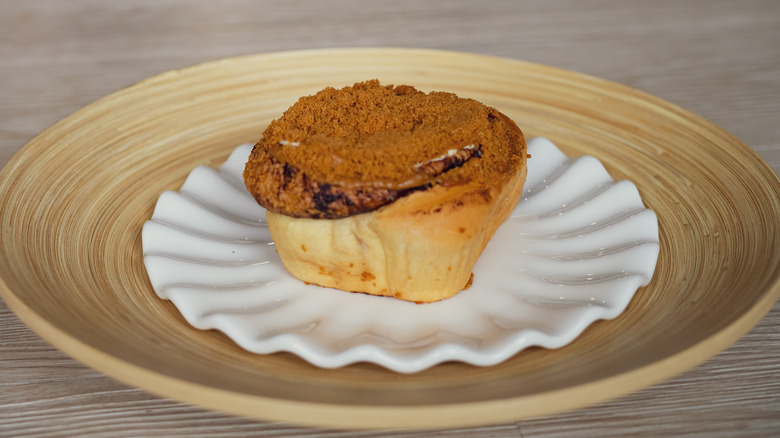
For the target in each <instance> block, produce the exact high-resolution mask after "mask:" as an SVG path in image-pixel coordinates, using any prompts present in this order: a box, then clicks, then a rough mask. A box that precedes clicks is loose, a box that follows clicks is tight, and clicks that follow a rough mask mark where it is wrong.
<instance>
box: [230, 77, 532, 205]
mask: <svg viewBox="0 0 780 438" xmlns="http://www.w3.org/2000/svg"><path fill="white" fill-rule="evenodd" d="M524 153H525V143H524V141H522V133H520V131H519V129H517V127H516V126H514V123H512V122H511V121H509V120H508V119H507V118H506V117H505V116H503V115H502V114H501V113H499V112H498V111H496V110H495V109H493V108H489V107H486V106H485V105H482V104H481V103H479V102H477V101H475V100H472V99H463V98H459V97H457V96H456V95H454V94H452V93H444V92H432V93H424V92H421V91H418V90H416V89H415V88H414V87H411V86H406V85H401V86H392V85H388V86H382V85H380V84H379V82H378V81H376V80H373V81H367V82H362V83H357V84H355V85H353V86H351V87H345V88H342V89H338V90H337V89H334V88H326V89H324V90H322V91H320V92H319V93H317V94H315V95H313V96H306V97H302V98H301V99H300V100H298V102H297V103H296V104H295V105H293V106H292V107H291V108H290V109H288V110H287V111H286V112H285V113H284V114H283V115H282V117H281V118H279V119H278V120H274V121H273V122H271V124H270V125H269V126H268V128H267V129H266V131H265V132H264V133H263V137H262V139H261V140H260V142H258V144H257V145H256V146H255V149H254V151H253V153H252V156H251V157H250V160H249V162H248V163H247V167H246V170H245V173H244V177H245V180H246V183H247V187H248V188H249V190H250V192H252V194H253V195H254V196H255V198H256V199H257V200H258V202H260V204H261V205H263V206H264V207H266V208H268V209H271V210H273V211H277V212H280V213H284V214H288V215H291V216H299V217H342V216H348V215H350V214H356V213H362V212H365V211H370V210H372V209H375V208H378V207H380V206H381V205H384V204H386V203H389V202H392V201H394V200H395V199H397V198H398V197H400V196H405V195H406V194H408V193H411V192H413V191H417V190H425V189H427V188H429V187H431V186H432V185H435V184H445V185H456V184H463V183H465V182H473V181H477V182H484V183H485V184H488V183H490V185H493V184H495V182H496V181H500V180H501V179H503V178H505V177H506V175H507V174H508V173H509V172H508V171H509V170H511V169H514V168H516V167H517V166H519V165H520V164H521V163H522V161H521V157H522V155H521V154H524ZM285 192H287V193H285ZM323 192H325V194H324V195H323ZM306 203H308V204H310V205H309V206H306V205H305V204H306ZM331 204H332V205H331ZM351 204H354V205H351Z"/></svg>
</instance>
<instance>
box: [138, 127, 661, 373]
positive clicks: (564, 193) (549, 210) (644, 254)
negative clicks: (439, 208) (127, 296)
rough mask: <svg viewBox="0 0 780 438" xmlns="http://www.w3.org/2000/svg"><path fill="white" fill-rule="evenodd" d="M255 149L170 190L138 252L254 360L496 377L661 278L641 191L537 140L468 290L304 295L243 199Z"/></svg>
mask: <svg viewBox="0 0 780 438" xmlns="http://www.w3.org/2000/svg"><path fill="white" fill-rule="evenodd" d="M251 148H252V146H251V145H241V146H239V147H238V148H237V149H236V150H235V151H234V152H233V154H232V155H231V156H230V158H229V159H228V160H227V161H226V162H225V164H224V165H222V166H221V167H220V168H219V170H215V169H212V168H210V167H205V166H202V167H198V168H196V169H195V170H193V171H192V173H191V174H190V175H189V177H188V178H187V180H186V182H185V183H184V185H183V186H182V188H181V189H180V190H179V191H178V192H172V191H168V192H164V193H163V194H162V195H161V196H160V198H159V200H158V202H157V205H156V207H155V210H154V214H153V216H152V219H151V220H149V221H147V222H146V223H145V224H144V227H143V234H142V242H143V252H144V264H145V266H146V270H147V272H148V274H149V278H150V280H151V283H152V286H153V287H154V290H155V291H156V293H157V294H158V295H159V296H160V297H161V298H164V299H169V300H171V301H172V302H173V303H174V304H175V305H176V307H177V308H178V309H179V311H180V312H181V314H182V315H183V316H184V318H185V319H186V320H187V321H188V322H189V323H190V324H192V325H193V326H194V327H197V328H198V329H203V330H206V329H217V330H220V331H222V332H224V333H225V334H226V335H227V336H228V337H230V338H231V339H232V340H233V341H235V342H236V343H237V344H238V345H240V346H241V347H242V348H244V349H246V350H248V351H251V352H254V353H261V354H266V353H274V352H278V351H288V352H292V353H294V354H296V355H298V356H300V357H302V358H304V359H305V360H307V361H309V362H311V363H312V364H314V365H317V366H320V367H324V368H334V367H340V366H344V365H347V364H351V363H355V362H361V361H365V362H373V363H376V364H379V365H382V366H384V367H386V368H389V369H391V370H394V371H397V372H402V373H412V372H417V371H420V370H423V369H426V368H428V367H431V366H433V365H436V364H438V363H441V362H445V361H462V362H467V363H470V364H474V365H483V366H486V365H494V364H497V363H499V362H502V361H504V360H506V359H507V358H509V357H511V356H512V355H514V354H516V353H517V352H519V351H520V350H523V349H524V348H527V347H529V346H534V345H538V346H542V347H546V348H558V347H562V346H564V345H566V344H568V343H569V342H571V341H572V340H574V339H575V338H576V337H577V336H579V335H580V334H581V333H582V332H583V331H584V330H585V328H587V327H588V326H589V325H590V324H591V323H593V322H594V321H596V320H599V319H611V318H615V317H616V316H618V315H619V314H620V313H621V312H622V311H623V310H624V309H625V308H626V305H627V304H628V303H629V301H630V300H631V298H632V297H633V295H634V293H635V292H636V290H637V289H638V288H639V287H641V286H645V285H647V283H648V282H649V281H650V278H651V277H652V274H653V271H654V270H655V265H656V261H657V259H658V251H659V244H658V222H657V219H656V216H655V213H654V212H653V211H651V210H648V209H646V208H645V207H644V205H643V203H642V200H641V199H640V197H639V193H638V192H637V189H636V187H635V186H634V184H633V183H631V182H629V181H618V182H615V181H614V180H613V179H612V178H611V177H610V176H609V174H608V173H607V171H606V170H605V169H604V167H603V166H602V164H601V163H600V162H599V161H598V160H597V159H596V158H593V157H591V156H584V157H580V158H576V159H570V158H568V157H566V156H565V155H564V154H563V153H562V152H560V151H559V150H558V149H557V148H556V147H555V145H554V144H552V143H551V142H550V141H549V140H546V139H543V138H536V139H533V140H531V141H529V142H528V150H529V153H530V154H531V155H532V158H531V159H530V160H529V164H528V179H527V182H526V185H525V189H524V192H525V193H524V196H523V198H522V200H521V201H520V203H519V204H518V206H517V208H516V209H515V211H514V212H513V214H512V216H511V218H510V219H509V220H508V221H507V222H506V223H504V224H503V225H502V226H501V227H500V228H499V230H498V232H497V233H496V235H495V236H494V237H493V239H492V240H491V241H490V244H489V245H488V247H487V248H486V249H485V251H484V253H483V254H482V256H481V257H480V259H479V260H478V262H477V264H476V266H475V267H474V282H473V284H472V286H471V287H470V288H469V289H468V290H465V291H463V292H460V293H459V294H457V295H456V296H454V297H452V298H450V299H447V300H444V301H440V302H436V303H431V304H424V305H417V304H413V303H409V302H405V301H400V300H396V299H393V298H385V297H376V296H369V295H364V294H354V293H347V292H343V291H338V290H334V289H327V288H322V287H318V286H312V285H305V284H304V283H303V282H301V281H299V280H297V279H295V278H294V277H292V276H291V275H290V274H288V273H287V271H286V270H285V269H284V267H283V265H282V263H281V260H280V259H279V257H278V255H277V254H276V252H275V250H274V246H273V242H272V240H271V237H270V234H269V232H268V229H267V227H266V225H265V211H264V209H263V208H262V207H260V206H258V205H257V204H256V203H255V201H254V199H252V197H251V196H250V195H249V194H248V193H247V191H246V189H245V188H244V185H243V182H242V179H241V172H242V171H243V168H244V163H245V162H246V159H247V157H248V156H249V152H250V151H251Z"/></svg>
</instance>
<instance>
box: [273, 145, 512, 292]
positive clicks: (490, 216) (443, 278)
mask: <svg viewBox="0 0 780 438" xmlns="http://www.w3.org/2000/svg"><path fill="white" fill-rule="evenodd" d="M526 174H527V168H526V166H525V160H523V165H522V167H521V168H520V170H519V171H518V172H517V173H516V174H515V175H514V176H513V177H512V178H511V179H510V180H509V181H507V182H506V184H504V186H503V188H502V189H501V191H500V192H499V193H497V194H495V195H493V196H491V194H490V193H489V192H488V191H487V190H486V189H485V188H484V187H477V186H476V184H471V183H468V184H464V185H459V186H452V187H443V186H434V187H433V188H431V189H429V190H427V191H424V192H416V193H413V194H410V195H408V196H406V197H403V198H401V199H399V200H397V201H395V202H393V203H391V204H389V205H386V206H384V207H381V208H379V209H378V210H375V211H372V212H369V213H364V214H358V215H354V216H349V217H345V218H341V219H308V218H294V217H290V216H285V215H282V214H278V213H273V212H271V211H269V212H268V213H267V220H268V227H269V229H270V232H271V237H272V238H273V240H274V242H275V244H276V248H277V252H278V253H279V256H280V257H281V259H282V263H284V266H285V268H286V269H287V270H288V271H289V272H290V273H291V274H292V275H293V276H295V277H296V278H298V279H300V280H303V281H305V282H307V283H314V284H317V285H320V286H325V287H332V288H336V289H341V290H345V291H352V292H363V293H367V294H371V295H383V296H390V297H395V298H399V299H402V300H407V301H413V302H416V303H428V302H433V301H439V300H442V299H445V298H449V297H451V296H453V295H455V294H457V293H458V292H460V291H461V290H463V289H464V288H465V287H467V286H468V285H469V284H470V280H471V273H472V269H473V267H474V264H475V263H476V261H477V259H478V258H479V256H480V254H481V253H482V251H483V250H484V249H485V247H486V246H487V244H488V242H489V241H490V238H491V237H493V234H494V233H495V232H496V230H497V229H498V227H499V226H500V225H501V224H502V223H503V222H504V221H505V220H506V219H507V218H508V217H509V216H510V214H511V213H512V211H513V210H514V208H515V206H516V205H517V202H518V201H519V200H520V197H521V196H522V193H523V184H524V183H525V178H526Z"/></svg>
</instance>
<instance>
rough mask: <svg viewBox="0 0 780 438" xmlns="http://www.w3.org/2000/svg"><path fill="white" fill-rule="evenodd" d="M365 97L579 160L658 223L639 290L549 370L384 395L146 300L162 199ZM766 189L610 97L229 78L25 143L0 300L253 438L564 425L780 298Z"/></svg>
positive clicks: (159, 95) (424, 72)
mask: <svg viewBox="0 0 780 438" xmlns="http://www.w3.org/2000/svg"><path fill="white" fill-rule="evenodd" d="M371 78H379V79H380V80H381V81H382V82H383V83H394V84H401V83H404V84H412V85H415V86H417V87H418V88H420V89H423V90H426V91H428V90H442V91H451V92H455V93H457V94H459V95H460V96H462V97H471V98H475V99H478V100H480V101H482V102H483V103H485V104H487V105H491V106H495V107H496V108H498V109H499V110H501V111H502V112H504V113H505V114H507V115H508V116H509V117H511V118H513V119H514V120H515V121H516V122H517V124H518V125H519V126H520V127H521V129H523V131H524V132H525V133H526V135H527V136H528V137H534V136H545V137H547V138H549V139H550V140H552V141H553V142H555V143H556V144H557V145H558V146H559V147H561V149H562V150H564V151H565V152H566V153H568V154H569V155H571V156H578V155H584V154H590V155H594V156H596V157H597V158H599V160H601V161H602V162H603V163H604V164H605V166H606V167H607V169H608V170H609V171H610V173H611V174H612V175H613V177H615V178H616V179H624V178H627V179H630V180H631V181H633V182H634V183H635V184H636V185H637V187H638V188H639V191H640V193H641V196H642V199H643V200H644V201H645V202H646V204H647V206H648V207H649V208H651V209H653V210H655V212H656V213H657V214H658V220H659V226H660V237H661V253H660V256H659V260H658V266H657V269H656V273H655V277H654V279H653V281H652V282H651V283H650V285H649V286H648V287H646V288H643V289H640V291H639V292H638V293H637V296H636V297H635V298H634V300H633V301H632V303H631V304H630V305H629V307H628V309H627V310H626V312H625V313H624V314H623V315H621V316H620V317H619V318H617V319H615V320H612V321H603V322H599V323H596V324H594V325H593V326H591V327H590V328H588V329H587V330H586V331H585V333H584V334H583V335H582V336H581V337H580V338H578V339H577V340H576V341H575V342H573V343H572V344H570V345H569V346H566V347H564V348H561V349H558V350H544V349H537V348H532V349H529V350H525V351H523V352H521V353H519V354H517V355H516V356H515V357H513V358H512V359H510V360H508V361H507V362H505V363H502V364H500V365H497V366H493V367H487V368H480V367H474V366H469V365H464V364H459V363H445V364H442V365H439V366H436V367H434V368H432V369H429V370H426V371H424V372H420V373H416V374H412V375H400V374H396V373H393V372H390V371H387V370H385V369H383V368H380V367H378V366H374V365H369V364H357V365H351V366H348V367H345V368H341V369H336V370H323V369H318V368H316V367H313V366H311V365H309V364H308V363H306V362H304V361H303V360H301V359H299V358H297V357H295V356H293V355H290V354H273V355H267V356H259V355H253V354H250V353H247V352H245V351H243V350H241V349H240V348H238V347H237V346H235V345H234V344H233V343H232V342H230V340H228V339H227V338H226V337H225V336H223V335H222V334H220V333H218V332H202V331H198V330H195V329H194V328H192V327H190V326H188V325H187V324H186V322H185V321H184V320H183V318H182V317H181V316H180V315H179V314H178V312H177V311H176V309H175V308H174V307H173V306H172V305H171V304H170V303H168V302H165V301H162V300H160V299H158V298H157V297H156V295H155V294H154V292H153V291H152V289H151V286H150V284H149V281H148V279H147V277H146V274H145V271H144V268H143V265H142V254H141V241H140V231H141V226H142V225H143V223H144V221H145V220H147V219H148V218H149V217H150V216H151V213H152V209H153V207H154V203H155V201H156V200H157V197H158V196H159V194H160V193H161V192H162V191H163V190H167V189H176V188H178V187H179V186H180V185H181V183H182V182H183V180H184V178H185V177H186V175H187V174H188V173H189V172H190V171H191V170H192V169H193V168H194V167H196V166H198V165H201V164H211V165H218V164H220V163H221V162H222V161H223V160H224V159H225V158H226V156H227V154H228V153H229V152H230V151H231V150H232V149H233V148H234V147H235V146H236V145H238V144H240V143H242V142H252V141H255V140H257V139H258V138H259V137H260V134H261V133H262V131H263V129H264V128H265V126H266V125H267V123H268V122H270V121H271V120H272V119H273V118H275V117H278V116H279V115H280V114H281V113H282V112H283V111H284V110H285V109H286V108H287V107H288V106H289V105H291V104H292V103H293V102H295V100H296V99H297V98H298V97H300V96H302V95H307V94H312V93H314V92H316V91H318V90H319V89H321V88H323V87H325V86H335V87H340V86H344V85H349V84H352V83H354V82H356V81H361V80H366V79H371ZM779 222H780V182H778V178H777V176H776V175H775V174H774V172H773V171H772V170H771V169H770V168H769V167H768V166H767V165H766V163H764V162H763V160H762V159H761V158H760V157H759V156H758V155H757V154H756V153H754V152H753V151H752V150H750V149H749V148H748V147H747V146H745V145H744V144H743V143H742V142H740V141H739V140H738V139H736V138H734V137H733V136H731V135H730V134H728V133H727V132H725V131H724V130H722V129H720V128H719V127H718V126H715V125H714V124H712V123H710V122H708V121H706V120H704V119H702V118H700V117H698V116H696V115H695V114H692V113H690V112H688V111H685V110H683V109H681V108H679V107H676V106H674V105H672V104H670V103H668V102H665V101H663V100H661V99H658V98H654V97H652V96H649V95H647V94H645V93H642V92H639V91H636V90H633V89H631V88H628V87H625V86H621V85H618V84H615V83H612V82H609V81H605V80H601V79H598V78H593V77H589V76H585V75H581V74H576V73H572V72H568V71H563V70H559V69H554V68H550V67H545V66H540V65H535V64H529V63H523V62H519V61H513V60H507V59H500V58H493V57H486V56H479V55H470V54H463V53H453V52H442V51H431V50H412V49H343V50H339V49H333V50H319V51H302V52H280V53H272V54H266V55H256V56H249V57H241V58H233V59H227V60H222V61H216V62H212V63H208V64H203V65H199V66H195V67H191V68H187V69H183V70H177V71H172V72H168V73H164V74H162V75H159V76H156V77H154V78H151V79H149V80H146V81H143V82H141V83H139V84H137V85H134V86H131V87H128V88H126V89H123V90H121V91H118V92H116V93H114V94H112V95H110V96H107V97H105V98H103V99H101V100H99V101H97V102H95V103H93V104H91V105H89V106H87V107H85V108H84V109H82V110H80V111H78V112H76V113H74V114H73V115H71V116H69V117H67V118H65V119H63V120H62V121H60V122H58V123H56V124H55V125H54V126H52V127H51V128H49V129H47V130H46V131H44V132H43V133H41V134H40V135H38V136H37V137H35V138H34V139H33V140H32V141H30V143H28V144H27V145H26V146H25V147H24V148H23V149H22V150H21V151H20V152H19V153H18V154H17V155H16V156H14V157H13V159H12V160H11V161H10V162H9V163H8V165H7V166H6V167H5V168H4V169H3V170H2V173H1V174H0V228H1V229H2V239H1V240H0V296H2V298H3V299H4V300H5V301H6V302H7V303H8V304H9V306H10V307H11V308H12V309H13V310H14V312H16V313H17V314H18V315H19V317H20V318H21V319H22V320H23V321H25V323H27V324H28V325H29V326H30V327H32V328H33V329H34V330H35V331H36V332H37V333H38V334H40V335H41V336H42V337H44V338H45V339H47V340H48V341H49V342H51V343H52V344H53V345H55V346H56V347H58V348H60V349H61V350H63V351H65V352H66V353H68V354H70V355H71V356H73V357H74V358H76V359H78V360H80V361H82V362H83V363H85V364H87V365H89V366H91V367H94V368H95V369H97V370H100V371H102V372H104V373H106V374H107V375H110V376H112V377H114V378H116V379H118V380H121V381H123V382H126V383H129V384H132V385H135V386H138V387H141V388H144V389H146V390H149V391H151V392H154V393H157V394H161V395H163V396H167V397H170V398H173V399H176V400H181V401H185V402H189V403H193V404H196V405H200V406H204V407H207V408H211V409H215V410H219V411H223V412H228V413H232V414H236V415H243V416H248V417H253V418H259V419H265V420H278V421H289V422H293V423H300V424H310V425H318V426H328V427H350V428H389V427H415V428H424V427H429V428H433V427H436V428H443V427H455V426H464V425H476V424H489V423H496V422H499V421H507V420H516V419H521V418H528V417H532V416H539V415H544V414H550V413H553V412H559V411H563V410H567V409H573V408H577V407H581V406H585V405H588V404H592V403H595V402H599V401H603V400H606V399H609V398H612V397H616V396H618V395H622V394H625V393H628V392H631V391H634V390H637V389H639V388H642V387H645V386H649V385H652V384H654V383H657V382H659V381H662V380H664V379H667V378H669V377H671V376H673V375H676V374H678V373H681V372H683V371H685V370H687V369H689V368H691V367H693V366H694V365H696V364H699V363H701V362H703V361H704V360H706V359H707V358H709V357H711V356H713V355H714V354H716V353H718V352H719V351H721V350H723V349H725V348H726V347H728V346H729V345H730V344H731V343H733V342H734V341H736V340H737V339H738V338H739V337H741V336H742V335H743V334H745V333H747V332H748V331H749V330H750V328H752V327H753V326H754V325H755V323H757V322H758V321H759V320H760V319H761V317H762V316H763V315H764V314H765V313H766V312H767V311H768V310H769V309H770V308H771V306H772V305H773V304H774V303H775V301H776V300H777V299H778V297H779V296H780V281H779V279H780V251H778V247H780V229H779V227H778V223H779Z"/></svg>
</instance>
